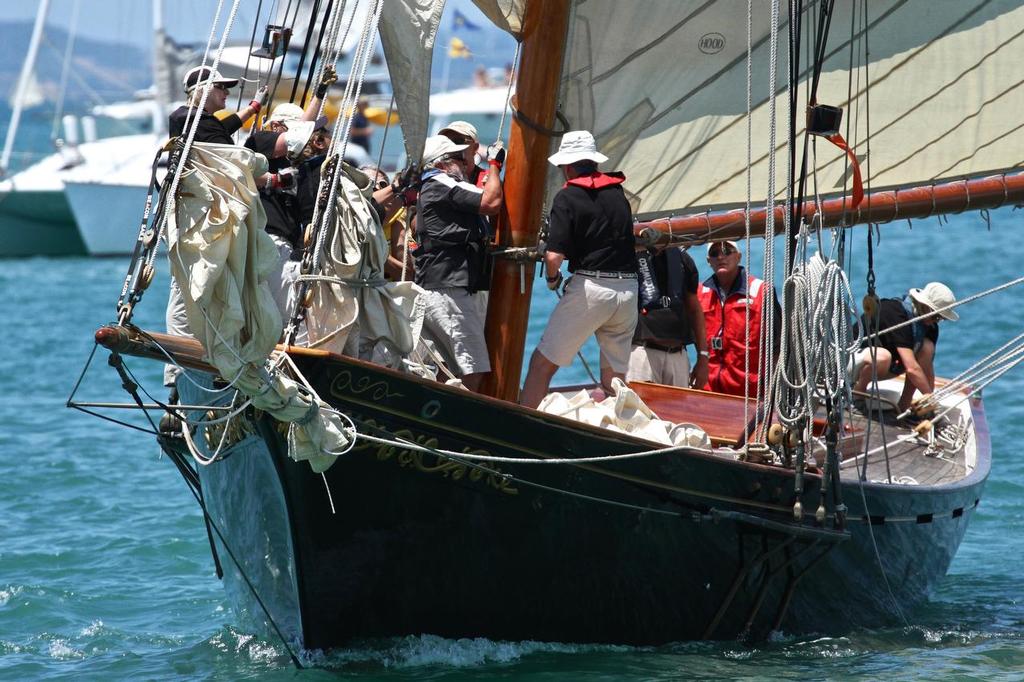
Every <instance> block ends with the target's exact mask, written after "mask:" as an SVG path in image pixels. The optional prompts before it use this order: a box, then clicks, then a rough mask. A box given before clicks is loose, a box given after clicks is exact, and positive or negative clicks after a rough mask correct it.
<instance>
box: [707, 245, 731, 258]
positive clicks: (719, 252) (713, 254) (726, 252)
mask: <svg viewBox="0 0 1024 682" xmlns="http://www.w3.org/2000/svg"><path fill="white" fill-rule="evenodd" d="M734 253H737V251H736V249H730V248H728V247H726V248H724V249H711V250H710V251H708V258H718V257H720V256H731V255H732V254H734Z"/></svg>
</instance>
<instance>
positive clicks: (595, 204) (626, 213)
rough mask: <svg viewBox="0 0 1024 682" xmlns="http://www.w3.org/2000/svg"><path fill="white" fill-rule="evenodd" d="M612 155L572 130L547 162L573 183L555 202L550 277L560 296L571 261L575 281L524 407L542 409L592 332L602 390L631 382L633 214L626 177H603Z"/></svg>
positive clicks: (544, 343) (538, 355) (527, 386)
mask: <svg viewBox="0 0 1024 682" xmlns="http://www.w3.org/2000/svg"><path fill="white" fill-rule="evenodd" d="M607 160H608V157H607V156H605V155H604V154H602V153H600V152H599V151H597V144H596V142H595V141H594V136H593V135H592V134H591V133H590V132H588V131H586V130H574V131H570V132H567V133H566V134H565V135H564V136H563V137H562V143H561V145H559V147H558V152H557V153H555V154H553V155H552V156H551V157H549V158H548V161H550V162H551V164H552V165H554V166H558V167H559V168H561V169H562V172H563V174H564V175H565V180H566V183H565V185H564V186H563V188H562V189H561V191H559V192H558V194H556V195H555V198H554V200H553V202H552V204H551V214H550V226H549V229H548V245H547V253H546V254H545V256H544V272H545V275H546V277H547V283H548V288H549V289H551V290H553V291H557V289H558V285H559V284H560V283H561V281H562V273H561V269H560V268H561V266H562V262H563V261H564V260H566V259H568V261H569V272H572V273H574V275H575V276H574V277H573V278H572V279H571V280H570V281H569V283H568V284H567V285H566V287H565V295H564V296H563V297H562V299H561V300H560V301H559V302H558V305H557V306H556V307H555V310H554V312H553V313H552V314H551V319H550V320H549V321H548V326H547V329H545V330H544V335H543V336H542V337H541V340H540V343H539V344H538V345H537V349H536V350H535V351H534V352H533V356H532V357H531V358H530V369H529V371H528V372H527V374H526V381H525V382H524V383H523V390H522V393H521V394H520V396H519V402H520V403H521V404H523V405H526V406H528V407H536V406H537V405H539V404H540V401H541V400H542V399H543V398H544V396H545V395H546V394H547V392H548V386H550V384H551V378H552V377H553V376H554V375H555V372H556V371H558V368H559V367H565V366H567V365H570V364H571V363H572V361H573V358H574V356H575V355H576V353H578V352H579V349H580V348H581V347H582V346H583V343H584V342H585V341H586V340H587V338H588V337H589V336H590V335H591V334H595V335H596V336H597V343H598V345H599V346H600V348H601V385H602V386H603V388H604V390H605V392H606V393H610V392H611V382H612V379H613V378H615V377H618V378H620V379H624V378H625V375H626V369H627V368H628V366H629V347H630V339H631V338H632V337H633V330H634V329H635V328H636V319H637V296H636V294H637V280H636V253H635V247H636V240H635V239H634V237H633V213H632V211H631V209H630V207H629V202H628V201H627V200H626V195H625V192H623V191H622V182H623V181H624V180H625V176H623V175H622V173H602V172H600V171H599V170H598V169H597V164H599V163H603V162H605V161H607Z"/></svg>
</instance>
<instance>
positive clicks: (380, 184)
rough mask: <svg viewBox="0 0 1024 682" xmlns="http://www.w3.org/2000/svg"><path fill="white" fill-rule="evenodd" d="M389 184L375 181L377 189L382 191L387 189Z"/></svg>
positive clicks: (383, 181) (385, 181)
mask: <svg viewBox="0 0 1024 682" xmlns="http://www.w3.org/2000/svg"><path fill="white" fill-rule="evenodd" d="M390 184H391V183H390V182H388V181H387V180H378V181H377V189H384V188H385V187H387V186H388V185H390Z"/></svg>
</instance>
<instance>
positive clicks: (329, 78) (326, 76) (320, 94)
mask: <svg viewBox="0 0 1024 682" xmlns="http://www.w3.org/2000/svg"><path fill="white" fill-rule="evenodd" d="M337 82H338V72H337V71H335V70H334V67H333V66H331V65H329V64H328V65H327V66H325V67H324V72H323V75H321V76H320V83H319V84H318V85H317V86H316V96H317V99H323V98H324V95H326V94H327V89H328V88H330V87H331V86H332V85H334V84H335V83H337Z"/></svg>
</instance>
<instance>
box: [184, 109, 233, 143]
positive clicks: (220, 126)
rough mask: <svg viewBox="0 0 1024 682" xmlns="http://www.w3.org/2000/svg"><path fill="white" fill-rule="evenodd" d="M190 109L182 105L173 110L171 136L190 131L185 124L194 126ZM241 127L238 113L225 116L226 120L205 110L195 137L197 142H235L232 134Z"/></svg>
mask: <svg viewBox="0 0 1024 682" xmlns="http://www.w3.org/2000/svg"><path fill="white" fill-rule="evenodd" d="M189 111H190V108H189V107H186V106H181V107H178V108H177V109H175V110H174V111H173V112H171V115H170V117H168V120H167V131H168V133H169V134H170V136H171V137H178V136H180V135H182V134H187V133H188V130H187V129H186V128H185V124H186V123H188V125H189V127H191V126H192V119H191V118H190V115H189ZM192 116H195V114H194V113H193V114H192ZM241 127H242V119H240V118H238V114H231V115H230V116H227V117H226V118H224V120H220V119H219V118H217V117H216V116H214V115H213V114H210V113H207V112H205V111H204V112H203V114H202V116H200V117H199V126H198V127H197V128H196V136H195V138H194V139H195V141H196V142H211V143H214V144H234V143H235V141H234V140H233V139H232V138H231V136H232V135H234V134H235V131H237V130H238V129H239V128H241Z"/></svg>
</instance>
